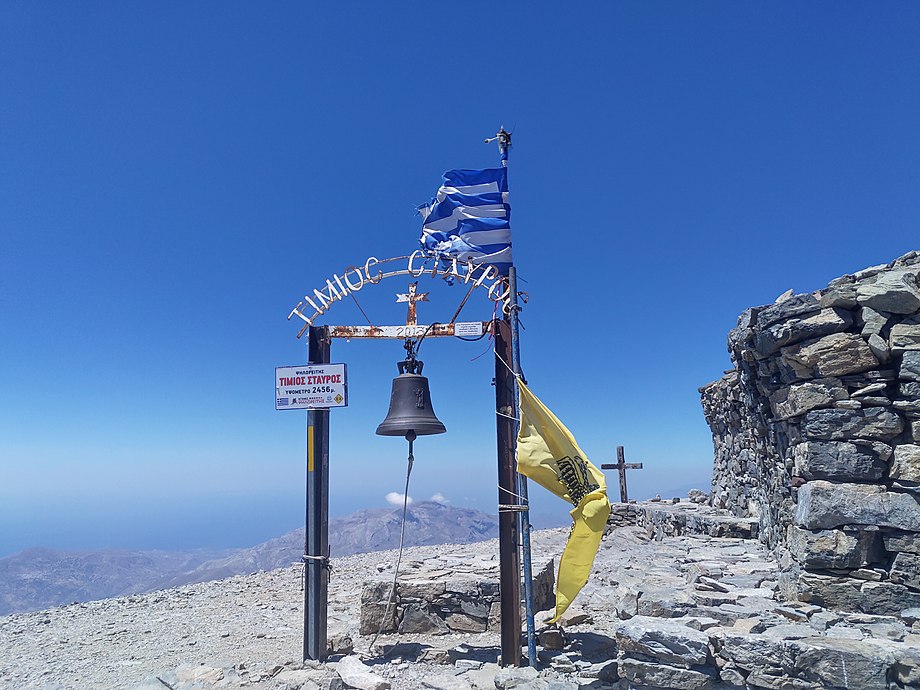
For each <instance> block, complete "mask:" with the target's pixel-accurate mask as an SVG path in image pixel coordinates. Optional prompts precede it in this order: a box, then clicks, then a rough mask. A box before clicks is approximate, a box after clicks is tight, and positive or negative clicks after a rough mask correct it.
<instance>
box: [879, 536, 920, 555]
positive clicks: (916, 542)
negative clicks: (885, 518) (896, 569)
mask: <svg viewBox="0 0 920 690" xmlns="http://www.w3.org/2000/svg"><path fill="white" fill-rule="evenodd" d="M882 540H883V541H884V543H885V550H886V551H906V552H907V553H915V554H920V534H918V533H917V532H900V533H894V534H883V535H882Z"/></svg>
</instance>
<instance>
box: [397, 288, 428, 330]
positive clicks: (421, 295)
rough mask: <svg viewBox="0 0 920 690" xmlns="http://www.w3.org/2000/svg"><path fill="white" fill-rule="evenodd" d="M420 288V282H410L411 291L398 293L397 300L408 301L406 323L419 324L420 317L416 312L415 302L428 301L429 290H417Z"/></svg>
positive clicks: (408, 324) (410, 324)
mask: <svg viewBox="0 0 920 690" xmlns="http://www.w3.org/2000/svg"><path fill="white" fill-rule="evenodd" d="M417 289H418V282H415V283H409V292H408V293H407V294H401V293H397V295H396V301H397V302H408V303H409V307H408V309H407V310H406V325H407V326H415V325H417V324H418V317H417V316H416V312H415V303H416V302H427V301H428V293H427V292H416V290H417Z"/></svg>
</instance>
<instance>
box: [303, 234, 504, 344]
mask: <svg viewBox="0 0 920 690" xmlns="http://www.w3.org/2000/svg"><path fill="white" fill-rule="evenodd" d="M387 264H391V266H387ZM400 266H402V267H400ZM386 268H390V270H385V269H386ZM426 274H427V275H428V276H430V277H431V278H445V279H448V280H458V281H462V282H463V284H464V285H466V284H472V287H474V288H477V287H480V288H483V289H484V290H486V291H487V292H486V294H487V295H488V297H489V299H490V300H492V301H493V302H496V303H500V304H501V305H502V308H503V309H505V310H506V309H507V307H508V304H509V301H508V299H509V297H510V294H511V291H510V289H509V287H508V281H507V280H505V278H504V277H502V276H501V275H500V274H499V272H498V269H497V268H495V267H494V266H491V265H487V264H474V263H473V262H472V261H460V260H459V259H456V258H450V257H439V256H434V255H430V254H428V253H427V252H423V251H421V250H418V249H417V250H415V251H414V252H412V253H411V254H408V255H407V256H395V257H393V258H390V259H377V258H376V257H374V256H371V257H369V258H368V259H367V260H366V261H365V262H364V264H363V265H362V266H349V267H348V268H346V269H345V270H344V271H342V274H341V275H339V274H338V273H336V274H334V275H333V276H332V277H331V278H327V279H326V284H325V285H324V286H323V287H321V288H318V289H314V290H313V292H312V293H311V294H306V295H304V298H303V299H302V300H301V301H300V302H298V303H297V306H296V307H294V308H293V309H292V310H291V313H290V314H288V320H290V318H291V317H292V316H297V317H299V318H300V319H302V320H303V321H304V327H303V328H301V329H300V332H299V333H297V337H298V338H299V337H301V336H302V335H303V334H304V333H305V332H306V330H307V328H309V327H310V326H312V325H313V322H314V321H315V320H316V319H317V318H319V317H320V316H322V315H323V314H325V313H326V312H327V311H329V309H330V307H331V306H332V305H333V304H335V303H336V302H339V301H341V300H343V299H345V298H346V297H347V296H348V295H349V294H351V293H353V292H358V290H360V289H361V288H363V287H364V286H365V285H368V284H371V285H376V284H377V283H379V282H380V281H381V280H383V279H384V278H392V277H393V276H411V277H413V278H421V277H422V276H424V275H426ZM305 307H307V308H306V309H305ZM310 309H312V310H313V312H312V313H310V311H309V310H310ZM307 314H310V315H309V316H308V315H307Z"/></svg>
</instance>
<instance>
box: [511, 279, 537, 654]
mask: <svg viewBox="0 0 920 690" xmlns="http://www.w3.org/2000/svg"><path fill="white" fill-rule="evenodd" d="M508 289H509V290H510V291H511V295H510V297H511V314H509V316H508V320H509V322H510V325H511V368H512V369H513V370H514V374H515V376H520V375H521V340H520V336H519V335H518V301H517V270H516V269H515V268H514V266H512V267H511V268H509V269H508ZM514 416H515V417H516V418H517V419H518V420H519V419H520V418H521V401H520V396H519V394H518V387H517V385H515V386H514ZM513 426H514V438H515V442H516V441H517V435H518V430H519V429H520V422H514V423H513ZM518 493H519V494H520V496H521V502H522V503H523V505H524V510H522V511H521V540H522V541H521V546H522V548H521V551H522V552H523V556H524V613H525V619H526V621H527V660H528V661H529V662H530V665H531V666H536V665H537V636H536V630H535V628H536V626H535V625H534V618H533V616H534V610H533V566H532V563H531V556H530V500H529V498H528V495H527V477H525V476H523V475H521V474H518Z"/></svg>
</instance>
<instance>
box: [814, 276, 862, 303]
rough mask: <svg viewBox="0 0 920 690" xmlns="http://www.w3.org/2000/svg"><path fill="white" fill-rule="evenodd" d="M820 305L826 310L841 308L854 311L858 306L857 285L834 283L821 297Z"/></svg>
mask: <svg viewBox="0 0 920 690" xmlns="http://www.w3.org/2000/svg"><path fill="white" fill-rule="evenodd" d="M820 304H821V306H822V307H824V308H828V307H840V308H842V309H853V308H854V307H856V306H857V302H856V283H853V282H848V283H838V284H837V285H834V284H833V283H832V284H831V285H830V286H829V288H828V289H827V290H826V291H824V293H823V294H822V295H821V301H820Z"/></svg>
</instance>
